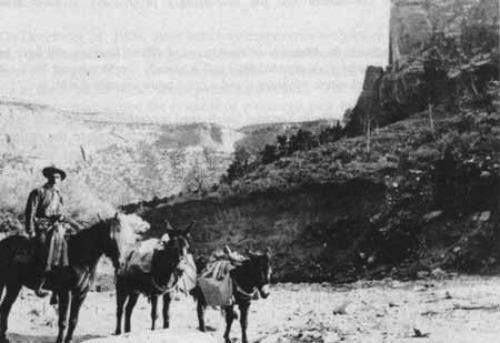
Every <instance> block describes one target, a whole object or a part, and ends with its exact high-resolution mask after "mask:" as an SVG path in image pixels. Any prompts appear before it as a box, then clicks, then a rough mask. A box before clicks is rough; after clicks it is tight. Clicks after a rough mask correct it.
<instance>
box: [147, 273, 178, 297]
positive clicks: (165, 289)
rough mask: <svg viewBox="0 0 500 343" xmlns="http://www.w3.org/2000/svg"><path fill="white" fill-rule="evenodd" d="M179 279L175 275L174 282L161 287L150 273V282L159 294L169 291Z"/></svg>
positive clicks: (175, 285)
mask: <svg viewBox="0 0 500 343" xmlns="http://www.w3.org/2000/svg"><path fill="white" fill-rule="evenodd" d="M180 280H181V278H180V277H178V276H176V280H175V282H174V284H173V285H172V286H170V287H168V284H167V286H166V287H161V286H160V285H159V284H158V283H157V282H156V281H155V278H154V276H153V275H151V284H152V285H153V287H154V288H155V289H156V290H157V291H158V292H160V295H163V294H165V293H170V292H172V291H173V290H174V289H175V288H176V287H177V285H178V284H179V281H180Z"/></svg>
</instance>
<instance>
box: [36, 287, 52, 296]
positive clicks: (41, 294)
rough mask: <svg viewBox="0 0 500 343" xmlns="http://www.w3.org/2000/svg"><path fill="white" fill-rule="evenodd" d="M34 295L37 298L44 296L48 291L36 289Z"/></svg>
mask: <svg viewBox="0 0 500 343" xmlns="http://www.w3.org/2000/svg"><path fill="white" fill-rule="evenodd" d="M35 295H36V296H37V297H39V298H45V297H46V296H47V295H49V292H46V291H44V290H42V289H37V290H36V291H35Z"/></svg>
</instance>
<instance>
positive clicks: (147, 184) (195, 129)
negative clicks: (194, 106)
mask: <svg viewBox="0 0 500 343" xmlns="http://www.w3.org/2000/svg"><path fill="white" fill-rule="evenodd" d="M242 136H243V135H242V134H241V133H239V132H236V131H234V130H231V129H228V128H224V127H221V126H218V125H215V124H188V125H168V124H162V123H142V122H133V121H130V120H129V121H123V119H122V120H121V121H120V119H119V118H118V119H115V120H111V119H110V117H109V116H107V115H105V114H85V113H76V114H75V113H69V112H64V111H58V110H56V109H53V108H50V107H48V106H40V105H33V104H26V103H15V102H2V103H0V140H1V141H2V144H0V156H1V157H2V158H1V159H0V163H1V164H0V176H1V177H0V180H2V181H0V189H1V191H2V194H4V196H2V199H1V200H0V207H1V208H3V209H6V208H7V209H8V208H10V209H13V210H14V211H16V212H19V211H21V210H22V208H23V206H24V202H25V201H26V199H25V197H26V196H27V194H28V192H29V190H30V189H31V188H32V187H35V186H37V185H40V184H41V183H43V182H44V179H43V177H42V176H41V173H40V170H41V168H43V167H44V166H46V165H49V164H56V165H58V166H61V167H62V168H65V169H66V170H67V171H68V172H69V177H68V182H66V183H65V191H66V192H65V193H66V194H67V197H68V204H69V206H70V211H72V212H73V213H74V214H75V215H77V216H83V217H85V216H86V215H94V216H95V214H96V213H98V212H101V213H102V214H104V213H106V212H107V211H109V210H111V208H112V207H115V206H117V205H119V204H123V203H129V202H133V201H137V200H139V199H141V200H142V199H152V198H154V197H165V196H169V195H171V194H176V193H179V192H182V191H183V190H185V188H186V187H190V188H191V190H195V189H196V187H198V186H200V184H201V183H203V185H205V184H206V185H211V184H212V183H216V182H217V181H218V180H219V178H220V175H221V174H222V173H223V172H224V171H225V170H226V169H227V165H228V163H229V162H230V157H231V153H232V151H233V146H234V143H235V142H236V141H237V140H238V139H240V138H241V137H242Z"/></svg>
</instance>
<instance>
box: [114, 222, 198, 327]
mask: <svg viewBox="0 0 500 343" xmlns="http://www.w3.org/2000/svg"><path fill="white" fill-rule="evenodd" d="M190 229H191V226H189V227H188V228H187V229H186V230H184V231H180V230H169V231H167V233H168V235H169V240H168V241H167V242H166V243H163V248H162V249H158V250H155V251H154V253H153V251H151V252H150V253H151V254H153V258H152V263H151V267H150V271H149V272H146V271H144V270H140V269H137V268H136V269H135V270H134V271H131V270H130V268H129V267H126V268H125V270H123V271H122V272H120V273H118V274H117V277H116V330H115V334H116V335H120V334H121V333H122V316H123V307H124V306H125V303H126V302H127V305H126V308H125V328H124V329H125V332H130V330H131V317H132V312H133V310H134V307H135V305H136V303H137V299H138V298H139V294H145V295H146V296H148V298H149V300H150V301H151V330H155V326H156V319H157V318H158V314H157V306H158V297H159V296H162V297H163V310H162V314H163V328H164V329H167V328H168V327H169V325H170V302H171V300H172V299H171V294H170V293H171V291H173V290H174V289H175V288H176V286H177V285H178V282H179V280H180V278H181V276H182V263H181V262H182V261H184V260H185V259H186V257H187V255H188V248H189V231H190ZM156 241H157V240H155V241H154V242H153V243H155V244H160V242H156ZM139 244H140V243H139ZM137 249H139V246H135V247H132V248H131V249H130V250H129V252H127V253H126V255H127V256H131V254H133V253H134V252H135V251H136V250H137ZM151 249H153V248H151Z"/></svg>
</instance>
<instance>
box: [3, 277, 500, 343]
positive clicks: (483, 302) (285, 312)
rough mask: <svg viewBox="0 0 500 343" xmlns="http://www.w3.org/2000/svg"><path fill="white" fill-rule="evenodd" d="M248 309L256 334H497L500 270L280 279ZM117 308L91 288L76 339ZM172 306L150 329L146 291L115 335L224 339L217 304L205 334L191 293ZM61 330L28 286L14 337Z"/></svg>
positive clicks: (13, 324)
mask: <svg viewBox="0 0 500 343" xmlns="http://www.w3.org/2000/svg"><path fill="white" fill-rule="evenodd" d="M250 311H251V312H250V325H249V326H250V327H249V331H248V333H249V338H250V341H251V342H261V343H281V342H323V343H331V342H340V341H341V342H422V343H424V342H425V343H429V342H500V278H497V277H495V278H479V277H455V278H453V279H451V280H420V281H415V282H399V281H394V280H390V279H386V280H383V281H377V282H358V283H354V284H349V285H344V286H331V285H329V284H278V285H274V286H273V287H272V294H271V296H270V297H269V298H268V299H266V300H259V301H256V302H254V303H253V304H252V307H251V309H250ZM114 312H115V295H114V293H113V292H102V293H97V292H92V293H90V294H89V296H88V298H87V300H86V302H85V304H84V306H83V308H82V311H81V316H80V322H79V326H78V328H77V332H76V337H75V342H76V343H78V342H85V341H87V340H92V339H98V341H99V342H103V341H105V340H103V339H102V338H105V337H107V336H109V335H110V334H111V332H112V331H113V329H114V323H115V317H114ZM334 312H335V313H334ZM171 314H172V316H171V330H170V335H167V334H165V335H163V336H162V331H159V332H155V333H154V336H150V332H149V331H148V329H149V326H150V317H149V316H150V315H149V304H148V302H147V300H146V298H145V297H141V298H140V299H139V302H138V304H137V307H136V310H135V312H134V315H133V321H132V324H133V327H132V329H133V331H134V334H133V335H131V336H124V337H123V339H116V337H114V339H112V340H110V342H142V341H144V342H146V341H149V342H160V341H161V342H164V341H168V342H182V341H187V342H190V343H194V342H202V341H206V342H222V333H223V329H224V321H223V319H222V317H221V314H220V312H219V311H216V310H211V309H209V310H208V311H207V316H206V318H207V324H208V325H209V326H210V327H211V328H212V331H211V332H208V333H205V334H201V333H200V334H199V335H201V336H196V335H198V333H197V331H196V328H197V320H196V311H195V303H194V302H193V300H192V299H191V298H189V297H185V296H183V295H178V296H176V300H175V301H174V302H173V303H172V310H171ZM160 323H161V320H159V321H158V324H160ZM235 324H236V325H234V326H233V331H232V337H233V338H234V339H233V341H234V342H239V341H240V331H239V323H235ZM56 332H57V317H56V313H55V310H54V308H53V307H51V306H50V305H48V299H39V298H36V297H35V296H34V295H33V294H32V292H31V291H29V290H27V289H24V290H23V291H22V294H21V298H20V299H19V300H18V302H17V303H16V304H15V305H14V308H13V312H12V314H11V320H10V335H9V337H10V339H11V341H12V342H19V343H21V342H22V343H26V342H39V343H46V342H53V341H54V339H55V335H56ZM183 336H185V337H184V338H185V339H181V337H183ZM419 336H420V337H419ZM154 337H156V338H154ZM158 337H164V338H167V337H177V339H168V340H167V339H165V340H163V339H161V340H159V339H157V338H158ZM196 337H198V338H196ZM203 337H205V338H206V339H203Z"/></svg>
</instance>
